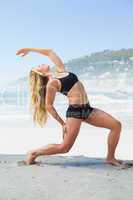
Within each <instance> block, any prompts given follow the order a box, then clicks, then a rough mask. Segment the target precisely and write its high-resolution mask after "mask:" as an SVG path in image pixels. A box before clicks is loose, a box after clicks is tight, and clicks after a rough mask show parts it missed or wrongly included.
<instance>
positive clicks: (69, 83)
mask: <svg viewBox="0 0 133 200" xmlns="http://www.w3.org/2000/svg"><path fill="white" fill-rule="evenodd" d="M57 79H59V80H60V82H61V90H60V92H61V93H63V94H64V95H67V93H68V92H69V90H70V89H71V88H72V87H73V85H74V84H75V83H76V82H77V81H78V77H77V76H76V75H75V74H74V73H72V72H69V74H68V75H67V76H65V77H63V78H57Z"/></svg>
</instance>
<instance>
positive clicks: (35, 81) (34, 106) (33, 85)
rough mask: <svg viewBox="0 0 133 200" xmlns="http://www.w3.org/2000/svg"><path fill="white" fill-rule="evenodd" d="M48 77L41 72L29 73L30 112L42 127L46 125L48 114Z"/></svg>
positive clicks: (32, 71)
mask: <svg viewBox="0 0 133 200" xmlns="http://www.w3.org/2000/svg"><path fill="white" fill-rule="evenodd" d="M47 83H48V77H47V76H45V75H44V74H42V73H41V72H38V71H35V70H31V71H30V73H29V90H30V111H31V112H32V113H33V121H34V123H35V124H36V123H37V124H39V125H40V126H41V127H43V125H44V124H45V123H46V121H47V118H48V113H47V111H46V106H45V97H46V85H47Z"/></svg>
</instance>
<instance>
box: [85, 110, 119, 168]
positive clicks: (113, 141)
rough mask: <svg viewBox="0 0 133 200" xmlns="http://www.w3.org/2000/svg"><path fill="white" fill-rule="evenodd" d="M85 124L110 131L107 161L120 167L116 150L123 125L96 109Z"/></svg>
mask: <svg viewBox="0 0 133 200" xmlns="http://www.w3.org/2000/svg"><path fill="white" fill-rule="evenodd" d="M84 122H86V123H89V124H91V125H93V126H97V127H103V128H107V129H110V133H109V136H108V153H107V158H106V161H107V163H109V164H112V165H119V164H120V162H119V161H118V160H116V159H115V150H116V147H117V144H118V142H119V138H120V131H121V123H120V122H119V121H118V120H117V119H115V118H114V117H112V116H111V115H109V114H108V113H106V112H104V111H102V110H100V109H97V108H94V110H93V111H92V113H91V114H90V116H89V117H88V118H87V119H86V120H85V121H84Z"/></svg>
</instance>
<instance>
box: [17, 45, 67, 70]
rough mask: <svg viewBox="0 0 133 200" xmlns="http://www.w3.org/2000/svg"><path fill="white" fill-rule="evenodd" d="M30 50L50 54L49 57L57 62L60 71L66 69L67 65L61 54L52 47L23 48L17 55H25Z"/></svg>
mask: <svg viewBox="0 0 133 200" xmlns="http://www.w3.org/2000/svg"><path fill="white" fill-rule="evenodd" d="M29 52H36V53H40V54H43V55H44V56H48V57H49V59H50V60H51V61H52V62H53V63H54V64H55V66H56V70H57V71H58V72H63V71H65V66H64V64H63V62H62V60H61V59H60V58H59V56H58V55H57V54H56V53H55V52H54V51H53V50H52V49H40V48H23V49H20V50H18V51H17V53H16V55H21V56H25V55H27V54H28V53H29Z"/></svg>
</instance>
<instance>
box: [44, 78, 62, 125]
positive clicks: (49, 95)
mask: <svg viewBox="0 0 133 200" xmlns="http://www.w3.org/2000/svg"><path fill="white" fill-rule="evenodd" d="M56 91H57V89H56V86H55V85H54V82H53V84H52V83H48V85H47V92H46V100H45V103H46V109H47V111H48V112H49V113H50V114H51V115H52V116H53V117H54V118H55V119H56V120H57V121H58V122H59V123H60V124H61V125H62V126H63V125H64V124H65V122H64V121H63V120H62V119H61V117H60V116H59V115H58V113H57V111H56V109H55V108H54V106H53V103H54V99H55V94H56Z"/></svg>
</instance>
